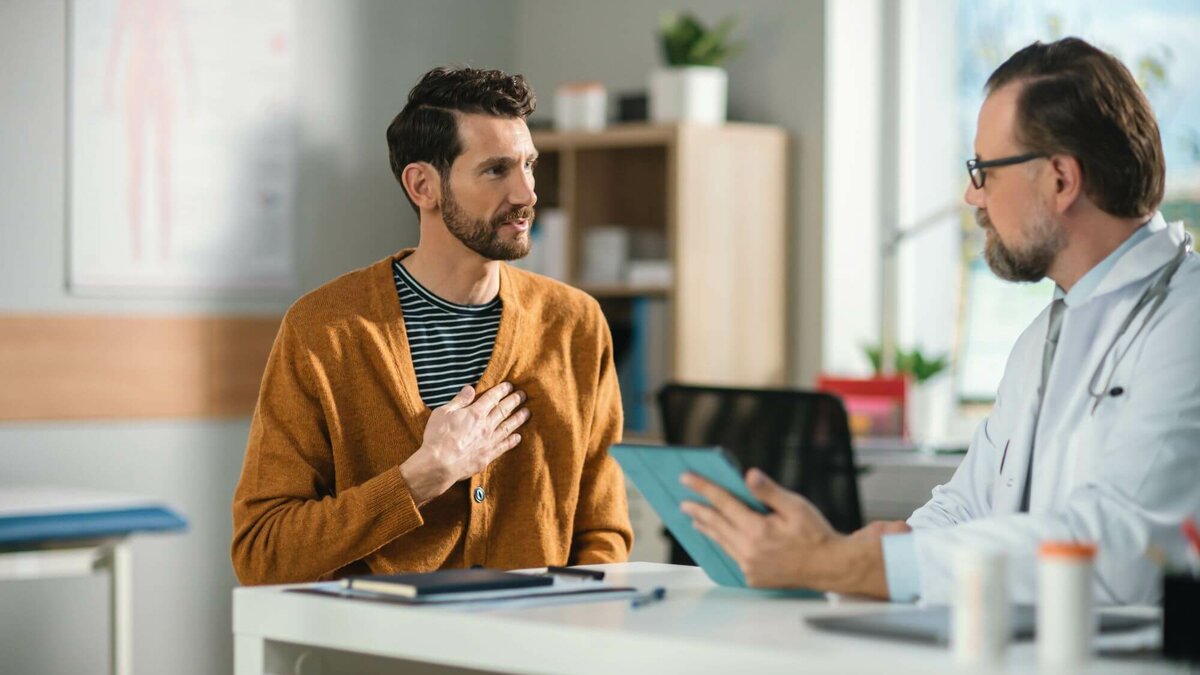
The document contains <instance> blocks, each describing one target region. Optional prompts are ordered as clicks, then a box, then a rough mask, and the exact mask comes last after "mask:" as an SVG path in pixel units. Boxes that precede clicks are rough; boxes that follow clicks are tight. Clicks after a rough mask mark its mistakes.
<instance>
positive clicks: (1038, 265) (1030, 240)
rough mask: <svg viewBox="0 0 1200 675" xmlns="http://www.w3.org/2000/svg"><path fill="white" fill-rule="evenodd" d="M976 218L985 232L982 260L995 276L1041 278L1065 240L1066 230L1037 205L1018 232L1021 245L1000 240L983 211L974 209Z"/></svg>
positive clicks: (1012, 278) (1019, 278)
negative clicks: (1023, 239)
mask: <svg viewBox="0 0 1200 675" xmlns="http://www.w3.org/2000/svg"><path fill="white" fill-rule="evenodd" d="M975 222H976V223H977V224H978V225H979V226H980V227H982V228H983V229H984V231H985V232H986V233H987V241H986V243H985V244H984V248H983V257H984V260H986V261H987V264H988V267H990V268H992V272H994V273H995V274H996V276H998V277H1000V278H1001V279H1005V280H1007V281H1041V280H1042V279H1044V278H1045V277H1046V273H1047V272H1049V271H1050V265H1051V264H1053V263H1054V258H1055V257H1057V256H1058V252H1059V251H1061V250H1062V249H1063V247H1064V246H1066V244H1067V237H1066V233H1065V232H1064V231H1063V229H1062V227H1060V226H1059V225H1058V224H1056V223H1055V222H1054V219H1052V218H1051V217H1050V214H1049V213H1047V212H1046V209H1045V208H1044V207H1039V208H1038V210H1037V212H1036V213H1035V214H1034V215H1033V216H1032V218H1031V219H1030V220H1028V221H1026V222H1025V224H1024V225H1022V227H1021V230H1022V232H1021V233H1022V234H1024V235H1025V242H1026V243H1025V245H1024V246H1023V247H1021V248H1020V249H1012V248H1008V247H1006V246H1005V245H1004V242H1002V241H1000V235H999V234H998V233H997V232H996V230H995V228H994V227H992V221H991V220H990V219H989V218H988V215H987V212H986V211H983V210H982V209H976V211H975Z"/></svg>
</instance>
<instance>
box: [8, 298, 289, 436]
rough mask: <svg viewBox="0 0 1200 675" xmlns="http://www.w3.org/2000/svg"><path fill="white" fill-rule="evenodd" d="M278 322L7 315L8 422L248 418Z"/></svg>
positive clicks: (263, 319)
mask: <svg viewBox="0 0 1200 675" xmlns="http://www.w3.org/2000/svg"><path fill="white" fill-rule="evenodd" d="M279 321H280V318H279V317H220V316H216V317H178V316H162V317H159V316H136V317H131V316H80V315H33V314H8V315H0V421H4V420H51V419H103V418H109V419H136V418H154V417H213V416H222V417H224V416H239V415H249V414H250V413H251V412H253V410H254V403H255V401H256V400H257V397H258V386H259V382H260V381H261V379H262V373H263V367H264V366H265V365H266V361H267V355H268V354H269V353H270V350H271V344H272V343H273V342H274V339H275V333H276V331H277V330H278V327H279Z"/></svg>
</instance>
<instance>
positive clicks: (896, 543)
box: [882, 532, 921, 602]
mask: <svg viewBox="0 0 1200 675" xmlns="http://www.w3.org/2000/svg"><path fill="white" fill-rule="evenodd" d="M882 541H883V567H884V572H885V573H886V574H887V585H888V596H889V597H890V598H891V599H892V601H893V602H916V601H917V598H919V597H921V564H920V562H918V560H917V544H916V542H915V541H913V535H912V533H911V532H907V533H905V534H888V535H884V536H883V539H882Z"/></svg>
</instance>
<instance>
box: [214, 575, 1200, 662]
mask: <svg viewBox="0 0 1200 675" xmlns="http://www.w3.org/2000/svg"><path fill="white" fill-rule="evenodd" d="M595 568H596V569H603V570H605V571H606V572H607V573H608V577H607V580H608V581H611V582H614V583H616V584H623V585H624V584H627V585H632V586H637V587H638V588H642V589H646V588H652V587H655V586H664V587H666V588H668V592H667V598H666V600H664V601H662V602H658V603H653V604H650V605H645V606H642V607H640V608H636V609H634V608H632V607H630V604H629V602H628V601H613V602H602V603H588V604H576V605H557V606H551V607H536V608H526V609H497V610H489V611H474V612H470V611H464V610H454V609H451V608H432V607H404V606H394V605H380V604H375V603H365V602H355V601H352V600H342V599H336V598H325V597H320V596H315V595H306V594H300V593H285V592H283V588H285V587H280V586H267V587H253V588H238V589H236V590H234V597H233V631H234V633H235V635H236V636H237V642H238V648H239V649H243V645H245V644H250V643H252V642H255V641H259V640H262V641H266V642H267V644H269V643H270V642H272V641H279V642H286V643H294V644H303V645H312V646H316V647H323V648H328V649H337V650H345V651H350V652H358V653H364V654H374V655H377V656H385V657H391V658H398V659H405V660H409V661H418V662H425V663H437V664H442V665H446V666H456V667H463V668H474V669H479V670H485V671H497V672H539V673H565V672H571V673H613V672H621V673H622V674H623V675H633V674H634V673H671V672H688V673H713V672H764V673H772V672H788V673H794V672H800V671H811V672H864V671H876V672H878V671H883V670H885V669H887V670H889V671H924V672H936V671H942V670H948V669H951V668H952V667H953V660H952V657H951V654H950V652H949V651H948V650H946V649H942V648H936V647H931V646H923V645H909V644H905V643H899V642H887V641H881V640H873V639H867V638H857V637H851V636H842V635H838V634H834V633H827V632H821V631H817V630H815V629H813V628H810V627H809V626H808V625H807V624H806V623H805V622H804V620H803V618H804V616H806V615H828V614H846V613H852V612H863V611H878V610H880V609H886V608H888V607H895V608H897V609H904V608H906V606H904V605H887V604H884V603H876V602H866V601H858V600H850V599H844V598H836V597H834V598H831V599H828V600H825V599H822V600H796V599H781V598H763V597H761V596H759V595H757V594H756V593H754V592H751V591H742V590H735V589H728V588H719V587H716V586H714V585H713V584H712V582H710V581H709V580H708V578H707V577H705V576H704V574H703V572H701V571H700V570H698V569H697V568H691V567H676V566H671V565H660V564H654V563H628V564H625V565H599V566H595ZM1146 611H1152V610H1146ZM268 651H269V650H268ZM1035 658H1036V656H1035V651H1034V645H1033V644H1032V643H1017V644H1015V645H1013V646H1012V648H1011V649H1010V651H1009V657H1008V661H1007V663H1008V667H1009V670H1012V671H1014V672H1025V671H1034V670H1036V667H1035V666H1036V663H1035ZM1129 658H1134V657H1129ZM1129 658H1121V659H1113V658H1105V659H1098V660H1096V661H1093V662H1092V663H1091V664H1090V667H1089V669H1088V672H1112V673H1126V672H1130V670H1131V668H1133V669H1136V670H1138V671H1139V672H1181V670H1182V669H1181V668H1179V667H1178V666H1175V665H1172V664H1169V663H1167V662H1164V661H1161V660H1158V659H1157V658H1152V657H1146V656H1141V657H1136V660H1135V661H1130V660H1129ZM238 661H239V663H243V662H244V660H243V658H242V655H241V654H239V657H238ZM239 672H241V671H239Z"/></svg>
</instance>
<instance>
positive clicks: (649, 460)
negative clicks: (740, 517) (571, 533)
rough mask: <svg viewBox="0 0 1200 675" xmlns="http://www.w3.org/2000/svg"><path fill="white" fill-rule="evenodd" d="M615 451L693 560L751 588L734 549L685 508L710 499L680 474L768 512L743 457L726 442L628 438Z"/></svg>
mask: <svg viewBox="0 0 1200 675" xmlns="http://www.w3.org/2000/svg"><path fill="white" fill-rule="evenodd" d="M609 454H611V455H612V456H613V458H615V459H616V460H617V463H618V464H620V465H621V468H622V469H624V471H625V475H626V476H627V477H628V478H629V480H631V481H633V484H634V486H635V487H637V489H638V490H639V491H640V492H641V493H642V495H643V496H645V497H646V501H648V502H650V506H652V507H653V508H654V511H655V512H656V513H658V516H659V517H660V518H662V521H663V523H664V524H665V525H666V526H667V529H668V530H670V531H671V534H672V535H674V536H675V538H676V539H677V540H679V543H680V545H681V546H683V549H684V550H685V551H687V552H688V555H690V556H692V560H695V561H696V564H697V565H699V566H700V568H701V569H703V570H704V572H705V574H707V575H708V577H709V578H710V579H712V580H713V581H714V582H716V583H718V584H720V585H722V586H730V587H735V588H746V587H747V586H746V577H745V576H744V575H743V574H742V570H741V569H740V568H739V567H738V565H737V563H736V562H734V560H733V558H731V557H729V554H727V553H725V551H724V550H723V549H722V548H721V547H720V546H718V545H717V544H716V542H714V541H713V540H711V539H709V538H708V537H706V536H704V535H702V534H700V533H699V532H697V531H696V528H694V527H692V520H691V518H688V517H687V516H686V515H684V513H683V512H682V511H680V510H679V505H680V503H682V502H683V501H684V500H690V501H694V502H699V503H701V504H707V503H708V501H707V500H706V499H704V498H703V497H701V496H700V495H698V494H696V493H694V492H692V491H691V490H688V489H687V488H685V487H684V486H682V485H680V483H679V477H680V476H681V475H682V474H683V473H684V472H686V471H690V472H692V473H694V474H696V475H698V476H702V477H704V478H706V479H708V480H710V481H712V482H713V483H715V484H717V485H719V486H720V487H722V488H724V489H725V490H727V491H729V492H730V493H731V494H733V495H734V496H735V497H737V498H738V499H740V500H741V501H742V502H743V503H745V504H746V505H747V506H749V507H750V508H752V509H754V510H756V511H758V512H759V513H766V512H767V507H765V506H763V504H762V503H761V502H759V501H758V500H757V499H755V498H754V496H753V495H751V494H750V491H749V490H748V489H747V488H746V484H745V483H744V482H743V480H742V470H741V467H739V466H738V463H737V460H735V459H734V458H733V457H732V456H730V455H729V454H728V453H726V452H725V451H724V450H723V449H722V448H720V447H708V448H698V447H685V446H678V445H637V444H632V443H622V444H618V445H614V446H612V447H611V448H609ZM765 592H768V593H772V594H784V595H788V596H789V597H820V596H821V595H822V594H821V593H820V592H818V591H813V590H810V589H795V590H790V589H789V590H786V591H780V590H777V589H772V590H767V591H765Z"/></svg>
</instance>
